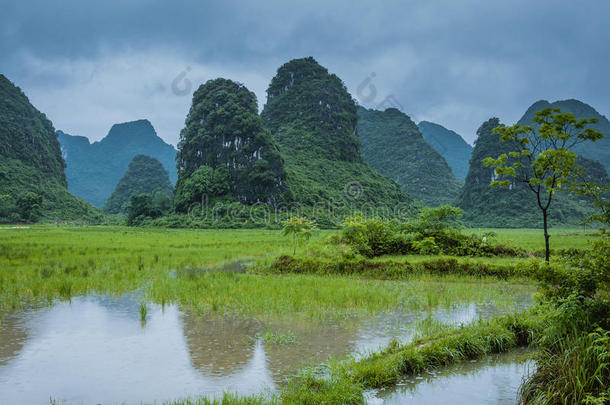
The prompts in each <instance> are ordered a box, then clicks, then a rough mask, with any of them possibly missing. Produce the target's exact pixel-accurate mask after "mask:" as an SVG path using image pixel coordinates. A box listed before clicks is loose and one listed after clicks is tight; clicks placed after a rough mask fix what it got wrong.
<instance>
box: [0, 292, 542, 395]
mask: <svg viewBox="0 0 610 405" xmlns="http://www.w3.org/2000/svg"><path fill="white" fill-rule="evenodd" d="M528 297H529V296H526V297H523V296H522V297H518V298H517V300H516V302H515V306H516V307H520V308H523V307H524V306H527V305H529V304H531V297H529V298H528ZM139 306H140V304H139V301H138V300H136V299H134V298H133V297H131V296H123V297H121V298H112V297H104V296H88V297H77V298H74V299H72V301H71V302H62V303H59V304H56V305H54V306H52V307H50V308H45V309H39V310H32V311H22V312H17V313H11V314H8V315H6V316H5V317H4V319H3V320H2V324H1V325H0V404H17V403H18V404H44V403H49V398H50V397H53V398H54V399H56V400H59V401H65V403H67V404H72V403H77V404H78V403H84V404H89V403H94V404H117V403H121V402H123V401H125V402H127V403H130V404H131V403H134V404H139V403H141V402H142V401H145V402H153V401H162V400H169V399H176V398H183V397H189V396H198V395H209V396H217V395H220V394H222V392H224V391H233V392H239V393H242V394H251V393H257V392H262V391H266V390H267V391H273V390H276V389H277V388H278V386H279V385H280V384H281V383H282V381H283V380H284V379H285V378H286V376H287V375H289V374H290V373H292V372H294V371H296V370H298V369H299V368H301V367H303V366H305V365H315V364H319V363H321V362H323V361H325V360H327V359H328V358H329V357H330V356H335V357H341V356H344V355H346V354H355V355H358V353H361V354H362V353H367V352H369V351H372V350H376V349H377V348H379V347H380V346H384V345H386V344H387V343H388V342H389V341H391V340H392V339H394V338H396V339H398V340H399V341H401V342H404V341H406V340H408V339H410V338H411V337H412V336H413V333H414V322H416V321H417V320H418V319H423V318H425V317H432V318H435V319H437V320H439V321H442V322H449V323H468V322H472V321H473V320H476V319H479V318H486V317H488V316H491V315H494V314H495V313H497V310H496V309H495V307H494V306H493V305H491V304H475V303H470V304H466V305H459V306H455V307H452V308H449V309H438V310H435V311H433V312H432V313H427V314H426V313H423V314H422V313H403V312H396V313H390V314H382V315H377V316H374V317H371V318H369V319H363V320H358V322H356V323H355V324H353V325H343V324H324V325H320V324H299V323H294V324H277V325H263V324H261V323H260V322H258V321H257V320H253V319H250V320H243V319H214V318H209V317H205V316H196V315H193V314H191V313H189V312H183V311H181V310H180V309H179V308H178V307H177V306H174V305H170V306H165V307H164V308H162V307H160V306H156V305H149V306H148V316H147V321H146V323H142V322H141V321H140V314H139ZM269 328H270V329H272V330H274V331H284V330H290V331H291V333H292V334H293V335H294V336H295V337H296V342H295V343H294V344H286V345H277V344H270V343H262V341H261V339H259V338H258V336H260V334H261V333H262V332H264V331H265V330H268V329H269ZM467 375H470V374H467ZM521 375H522V374H521ZM469 378H470V377H469ZM475 378H478V377H472V378H470V379H471V381H470V382H469V384H475V385H477V386H478V385H479V384H478V383H477V382H475ZM511 378H512V377H511ZM515 378H516V377H515ZM477 381H478V380H477ZM418 386H419V387H424V385H421V384H418ZM427 389H428V388H425V389H424V388H419V390H424V391H423V392H427V391H425V390H427ZM384 395H386V397H387V398H386V400H388V401H394V402H391V403H402V402H403V400H402V399H397V400H396V401H398V402H396V401H395V400H394V399H392V398H394V397H393V395H394V396H396V395H399V397H396V398H402V397H400V394H399V393H398V391H397V392H396V393H393V394H391V395H390V394H385V393H384ZM409 395H410V394H409ZM425 395H428V394H424V396H425ZM431 395H435V394H431ZM415 403H424V402H421V401H420V402H415ZM471 403H474V402H471ZM478 403H502V402H478Z"/></svg>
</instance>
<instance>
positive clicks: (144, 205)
mask: <svg viewBox="0 0 610 405" xmlns="http://www.w3.org/2000/svg"><path fill="white" fill-rule="evenodd" d="M159 201H160V200H153V197H152V196H151V195H150V194H132V195H131V197H130V198H129V204H128V205H127V207H126V211H127V225H138V224H139V223H142V222H143V221H144V220H146V219H151V218H152V219H154V218H158V217H160V216H161V215H163V211H162V207H160V206H158V205H156V204H157V203H158V202H159ZM161 201H162V200H161Z"/></svg>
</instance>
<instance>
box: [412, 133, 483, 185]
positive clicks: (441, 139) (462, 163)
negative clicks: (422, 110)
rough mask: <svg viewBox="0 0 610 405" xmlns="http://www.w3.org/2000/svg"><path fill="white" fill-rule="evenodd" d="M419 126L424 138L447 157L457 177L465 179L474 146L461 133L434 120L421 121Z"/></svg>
mask: <svg viewBox="0 0 610 405" xmlns="http://www.w3.org/2000/svg"><path fill="white" fill-rule="evenodd" d="M417 127H418V129H419V132H421V134H422V136H423V137H424V140H425V141H426V142H427V143H428V144H429V145H430V146H432V147H433V148H434V150H436V151H437V152H438V153H440V154H441V155H442V156H443V157H444V158H445V160H446V161H447V164H448V165H449V167H451V170H452V171H453V173H454V175H455V177H456V178H457V179H458V180H460V181H464V180H465V179H466V175H467V174H468V162H469V161H470V156H471V155H472V146H470V145H469V144H468V143H466V141H465V140H464V138H462V137H461V136H460V135H459V134H457V133H455V132H454V131H451V130H449V129H447V128H445V127H443V126H441V125H438V124H435V123H433V122H428V121H421V122H420V123H419V124H417Z"/></svg>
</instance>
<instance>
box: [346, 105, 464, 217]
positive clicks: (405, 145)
mask: <svg viewBox="0 0 610 405" xmlns="http://www.w3.org/2000/svg"><path fill="white" fill-rule="evenodd" d="M358 115H359V119H358V134H359V135H360V141H361V143H362V154H363V156H364V158H365V160H366V161H367V162H368V163H369V164H370V165H371V166H372V167H373V168H374V169H376V170H377V171H379V173H381V174H383V175H384V176H387V177H389V178H391V179H393V180H394V181H396V182H397V183H398V184H400V185H401V187H402V189H403V190H404V191H405V192H406V193H408V194H409V195H411V196H412V197H413V198H415V199H417V200H420V201H422V202H424V203H425V204H427V205H432V206H438V205H442V204H450V203H453V200H454V199H455V197H457V195H458V192H459V189H460V183H459V181H458V180H457V179H456V178H455V176H454V175H453V173H452V171H451V169H450V167H449V165H448V164H447V162H446V161H445V159H444V158H443V156H441V155H440V154H439V153H438V152H437V151H435V150H434V149H433V148H432V147H431V146H430V145H429V144H428V143H427V142H426V141H425V140H424V138H423V137H422V134H421V133H420V132H419V129H418V128H417V125H415V123H414V122H413V121H411V119H410V118H409V116H407V115H406V114H404V113H402V112H401V111H399V110H397V109H396V108H388V109H386V110H385V111H377V110H368V109H366V108H362V107H360V108H358Z"/></svg>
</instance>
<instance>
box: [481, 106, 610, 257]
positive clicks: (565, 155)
mask: <svg viewBox="0 0 610 405" xmlns="http://www.w3.org/2000/svg"><path fill="white" fill-rule="evenodd" d="M532 122H533V123H534V124H536V125H537V129H536V130H534V129H533V128H532V127H530V126H521V125H519V124H516V125H513V126H512V127H504V126H498V127H496V128H494V130H493V131H494V132H495V133H497V134H499V135H500V140H501V141H502V142H504V143H508V144H511V145H512V149H513V150H512V151H510V152H509V153H508V154H506V153H503V154H501V155H500V156H499V157H497V158H495V159H494V158H493V157H487V158H485V159H484V160H483V164H484V165H485V166H490V167H495V175H496V176H498V179H492V182H491V186H492V187H495V186H500V187H510V186H512V185H513V184H514V181H516V182H519V183H521V184H524V185H525V186H526V187H525V189H526V190H528V191H531V192H532V193H533V194H534V195H535V196H536V202H537V205H538V208H539V209H540V210H541V213H542V219H543V227H544V236H545V241H546V260H547V261H548V260H549V254H550V247H549V236H548V232H547V229H548V215H549V208H550V207H551V203H552V202H553V197H554V195H555V193H556V192H557V191H558V190H560V189H561V188H562V185H564V184H568V183H569V182H570V181H571V179H573V178H574V177H575V176H576V175H578V174H579V173H580V172H582V169H581V168H578V166H577V161H578V156H577V155H576V153H575V152H574V151H573V150H572V149H573V148H574V147H575V146H577V145H579V144H581V143H583V142H586V141H592V142H595V141H597V140H599V139H601V138H603V136H604V135H603V134H602V133H601V132H599V131H596V130H594V129H593V128H590V127H588V125H589V124H594V123H596V122H597V119H596V118H575V117H574V115H573V114H572V113H562V112H561V110H560V109H559V108H545V109H543V110H540V111H538V112H536V114H535V115H534V118H533V119H532Z"/></svg>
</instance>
